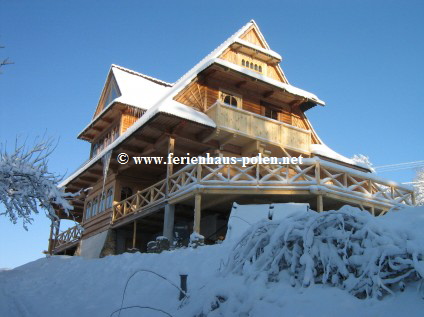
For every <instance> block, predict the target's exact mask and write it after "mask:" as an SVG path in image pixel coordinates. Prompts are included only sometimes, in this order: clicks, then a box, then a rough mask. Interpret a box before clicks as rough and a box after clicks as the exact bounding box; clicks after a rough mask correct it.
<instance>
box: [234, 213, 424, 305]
mask: <svg viewBox="0 0 424 317" xmlns="http://www.w3.org/2000/svg"><path fill="white" fill-rule="evenodd" d="M417 216H418V217H417ZM405 217H411V218H412V219H414V220H420V224H421V226H420V227H419V229H418V228H417V229H418V230H402V229H404V228H402V227H401V226H399V227H397V228H393V226H390V225H388V224H390V223H392V221H393V219H394V218H400V219H403V218H405ZM415 226H416V224H415ZM423 227H424V218H423V217H422V216H421V215H415V214H414V211H413V210H412V209H411V210H403V211H402V212H401V213H398V214H396V215H395V214H389V215H388V216H385V217H378V218H376V217H373V216H372V215H371V214H369V213H368V212H361V211H360V210H358V209H357V208H354V207H351V206H344V207H343V208H341V209H340V210H339V211H329V212H323V213H316V212H314V211H309V212H306V211H304V212H298V213H295V214H291V215H289V216H288V217H287V218H285V219H283V220H280V221H261V222H259V223H257V224H256V225H254V226H253V227H252V228H251V229H250V230H249V231H248V232H247V233H245V235H244V236H243V237H242V239H241V240H240V242H239V243H238V244H237V245H236V246H235V248H234V250H233V251H232V252H231V254H230V259H229V262H228V264H227V267H226V272H227V274H228V273H233V274H238V275H243V276H248V277H249V278H251V279H255V278H257V277H258V276H259V275H262V274H264V273H265V274H266V275H267V278H268V281H270V282H279V281H280V279H281V277H280V273H281V272H282V271H287V272H288V274H289V276H290V284H291V285H292V286H303V287H308V286H310V285H311V284H318V283H319V284H327V285H331V286H337V287H340V288H341V289H344V290H346V291H347V292H349V293H351V294H353V295H355V296H356V297H358V298H367V297H375V298H381V297H382V296H384V295H386V294H393V293H394V292H395V291H396V290H404V288H405V286H406V284H407V283H408V282H411V281H421V284H422V276H424V243H423V240H422V238H423V237H424V234H423V233H422V228H423ZM409 229H410V228H409Z"/></svg>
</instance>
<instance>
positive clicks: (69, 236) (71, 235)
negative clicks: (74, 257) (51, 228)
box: [54, 226, 82, 250]
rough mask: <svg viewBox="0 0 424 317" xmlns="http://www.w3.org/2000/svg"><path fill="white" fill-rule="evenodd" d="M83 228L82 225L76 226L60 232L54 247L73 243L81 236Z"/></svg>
mask: <svg viewBox="0 0 424 317" xmlns="http://www.w3.org/2000/svg"><path fill="white" fill-rule="evenodd" d="M81 234H82V229H81V227H80V226H74V227H71V228H69V229H68V230H66V231H64V232H61V233H59V234H58V235H57V236H56V239H55V245H54V248H55V249H56V250H57V249H59V248H60V247H63V246H65V245H67V244H70V243H73V242H75V241H77V240H79V239H80V238H81Z"/></svg>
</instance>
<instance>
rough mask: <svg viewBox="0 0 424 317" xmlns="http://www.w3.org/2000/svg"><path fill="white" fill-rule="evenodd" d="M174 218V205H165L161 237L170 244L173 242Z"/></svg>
mask: <svg viewBox="0 0 424 317" xmlns="http://www.w3.org/2000/svg"><path fill="white" fill-rule="evenodd" d="M174 217H175V205H171V204H166V205H165V214H164V221H163V236H164V237H166V238H167V239H168V240H169V242H171V243H172V240H174Z"/></svg>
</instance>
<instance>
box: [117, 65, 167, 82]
mask: <svg viewBox="0 0 424 317" xmlns="http://www.w3.org/2000/svg"><path fill="white" fill-rule="evenodd" d="M110 68H111V69H112V68H117V69H120V70H122V71H124V72H127V73H129V74H132V75H136V76H140V77H143V78H145V79H148V80H150V81H152V82H155V83H157V84H160V85H163V86H168V87H172V86H173V85H174V83H168V82H166V81H163V80H161V79H158V78H155V77H152V76H149V75H145V74H142V73H139V72H137V71H135V70H132V69H129V68H125V67H123V66H119V65H116V64H112V65H111V66H110Z"/></svg>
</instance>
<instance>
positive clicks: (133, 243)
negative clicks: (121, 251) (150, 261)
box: [132, 220, 137, 250]
mask: <svg viewBox="0 0 424 317" xmlns="http://www.w3.org/2000/svg"><path fill="white" fill-rule="evenodd" d="M136 242H137V221H135V220H134V227H133V241H132V248H133V250H134V249H135V245H136Z"/></svg>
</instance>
